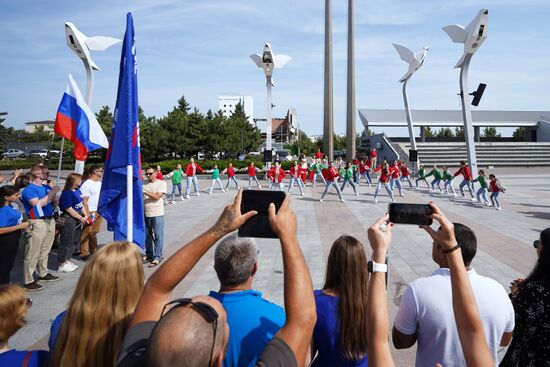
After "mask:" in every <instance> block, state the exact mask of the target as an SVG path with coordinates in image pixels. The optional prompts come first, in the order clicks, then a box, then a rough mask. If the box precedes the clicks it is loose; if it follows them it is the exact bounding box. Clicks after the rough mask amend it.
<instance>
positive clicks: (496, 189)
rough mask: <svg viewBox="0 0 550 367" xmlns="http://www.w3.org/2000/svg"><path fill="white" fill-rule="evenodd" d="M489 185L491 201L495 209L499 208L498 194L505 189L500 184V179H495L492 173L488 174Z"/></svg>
mask: <svg viewBox="0 0 550 367" xmlns="http://www.w3.org/2000/svg"><path fill="white" fill-rule="evenodd" d="M489 180H491V181H490V182H489V186H490V187H491V203H493V205H494V206H495V209H496V210H500V209H501V208H500V203H499V202H498V195H499V194H500V193H501V192H502V193H504V192H505V191H506V190H505V189H504V187H502V185H501V184H500V181H499V180H498V179H497V176H495V175H494V174H492V173H491V174H490V175H489Z"/></svg>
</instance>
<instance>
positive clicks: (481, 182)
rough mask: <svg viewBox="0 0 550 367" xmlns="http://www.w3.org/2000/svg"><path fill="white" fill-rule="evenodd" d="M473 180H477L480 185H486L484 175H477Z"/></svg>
mask: <svg viewBox="0 0 550 367" xmlns="http://www.w3.org/2000/svg"><path fill="white" fill-rule="evenodd" d="M474 182H479V184H480V185H481V187H487V180H486V179H485V176H477V178H476V179H475V180H474Z"/></svg>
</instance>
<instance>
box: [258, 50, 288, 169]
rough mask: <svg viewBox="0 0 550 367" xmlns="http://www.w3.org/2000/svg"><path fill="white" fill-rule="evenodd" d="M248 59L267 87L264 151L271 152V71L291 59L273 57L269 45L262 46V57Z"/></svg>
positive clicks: (272, 83) (283, 56) (284, 56)
mask: <svg viewBox="0 0 550 367" xmlns="http://www.w3.org/2000/svg"><path fill="white" fill-rule="evenodd" d="M250 58H251V59H252V61H254V63H255V64H256V66H257V67H259V68H262V69H263V71H264V74H265V79H266V87H267V100H266V119H267V127H266V142H265V144H266V147H265V149H266V150H272V141H271V139H272V137H271V129H272V123H273V121H272V118H271V110H272V108H273V103H272V99H271V88H272V87H273V86H274V85H275V83H274V82H273V69H280V68H282V67H283V66H285V64H286V63H287V62H289V61H290V60H291V59H292V58H291V57H290V56H287V55H282V54H280V55H274V54H273V50H272V49H271V45H270V44H269V43H266V44H265V45H264V50H263V53H262V55H259V54H252V55H250ZM267 166H268V168H270V167H271V162H267Z"/></svg>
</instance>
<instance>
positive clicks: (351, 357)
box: [311, 236, 369, 367]
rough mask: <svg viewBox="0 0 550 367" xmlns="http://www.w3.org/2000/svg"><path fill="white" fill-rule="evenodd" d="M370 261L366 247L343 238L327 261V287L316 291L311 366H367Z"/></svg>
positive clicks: (348, 237) (356, 241)
mask: <svg viewBox="0 0 550 367" xmlns="http://www.w3.org/2000/svg"><path fill="white" fill-rule="evenodd" d="M367 268H368V261H367V255H366V253H365V248H364V247H363V244H362V243H361V242H359V240H357V239H356V238H355V237H352V236H340V237H339V238H338V239H337V240H336V241H334V243H333V244H332V248H331V249H330V254H329V256H328V260H327V270H326V276H325V284H324V285H323V289H322V290H315V292H314V294H315V305H316V306H317V323H316V324H315V328H314V330H313V341H312V346H311V352H312V353H311V355H312V356H315V353H316V352H318V355H317V357H316V358H315V359H314V360H313V363H312V364H311V366H313V367H322V366H327V367H329V366H365V367H366V366H367V284H368V281H369V277H368V270H367Z"/></svg>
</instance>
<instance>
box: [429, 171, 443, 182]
mask: <svg viewBox="0 0 550 367" xmlns="http://www.w3.org/2000/svg"><path fill="white" fill-rule="evenodd" d="M429 176H434V177H435V178H436V179H438V180H441V171H439V170H437V169H433V170H431V171H430V173H428V174H427V175H426V177H429Z"/></svg>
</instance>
